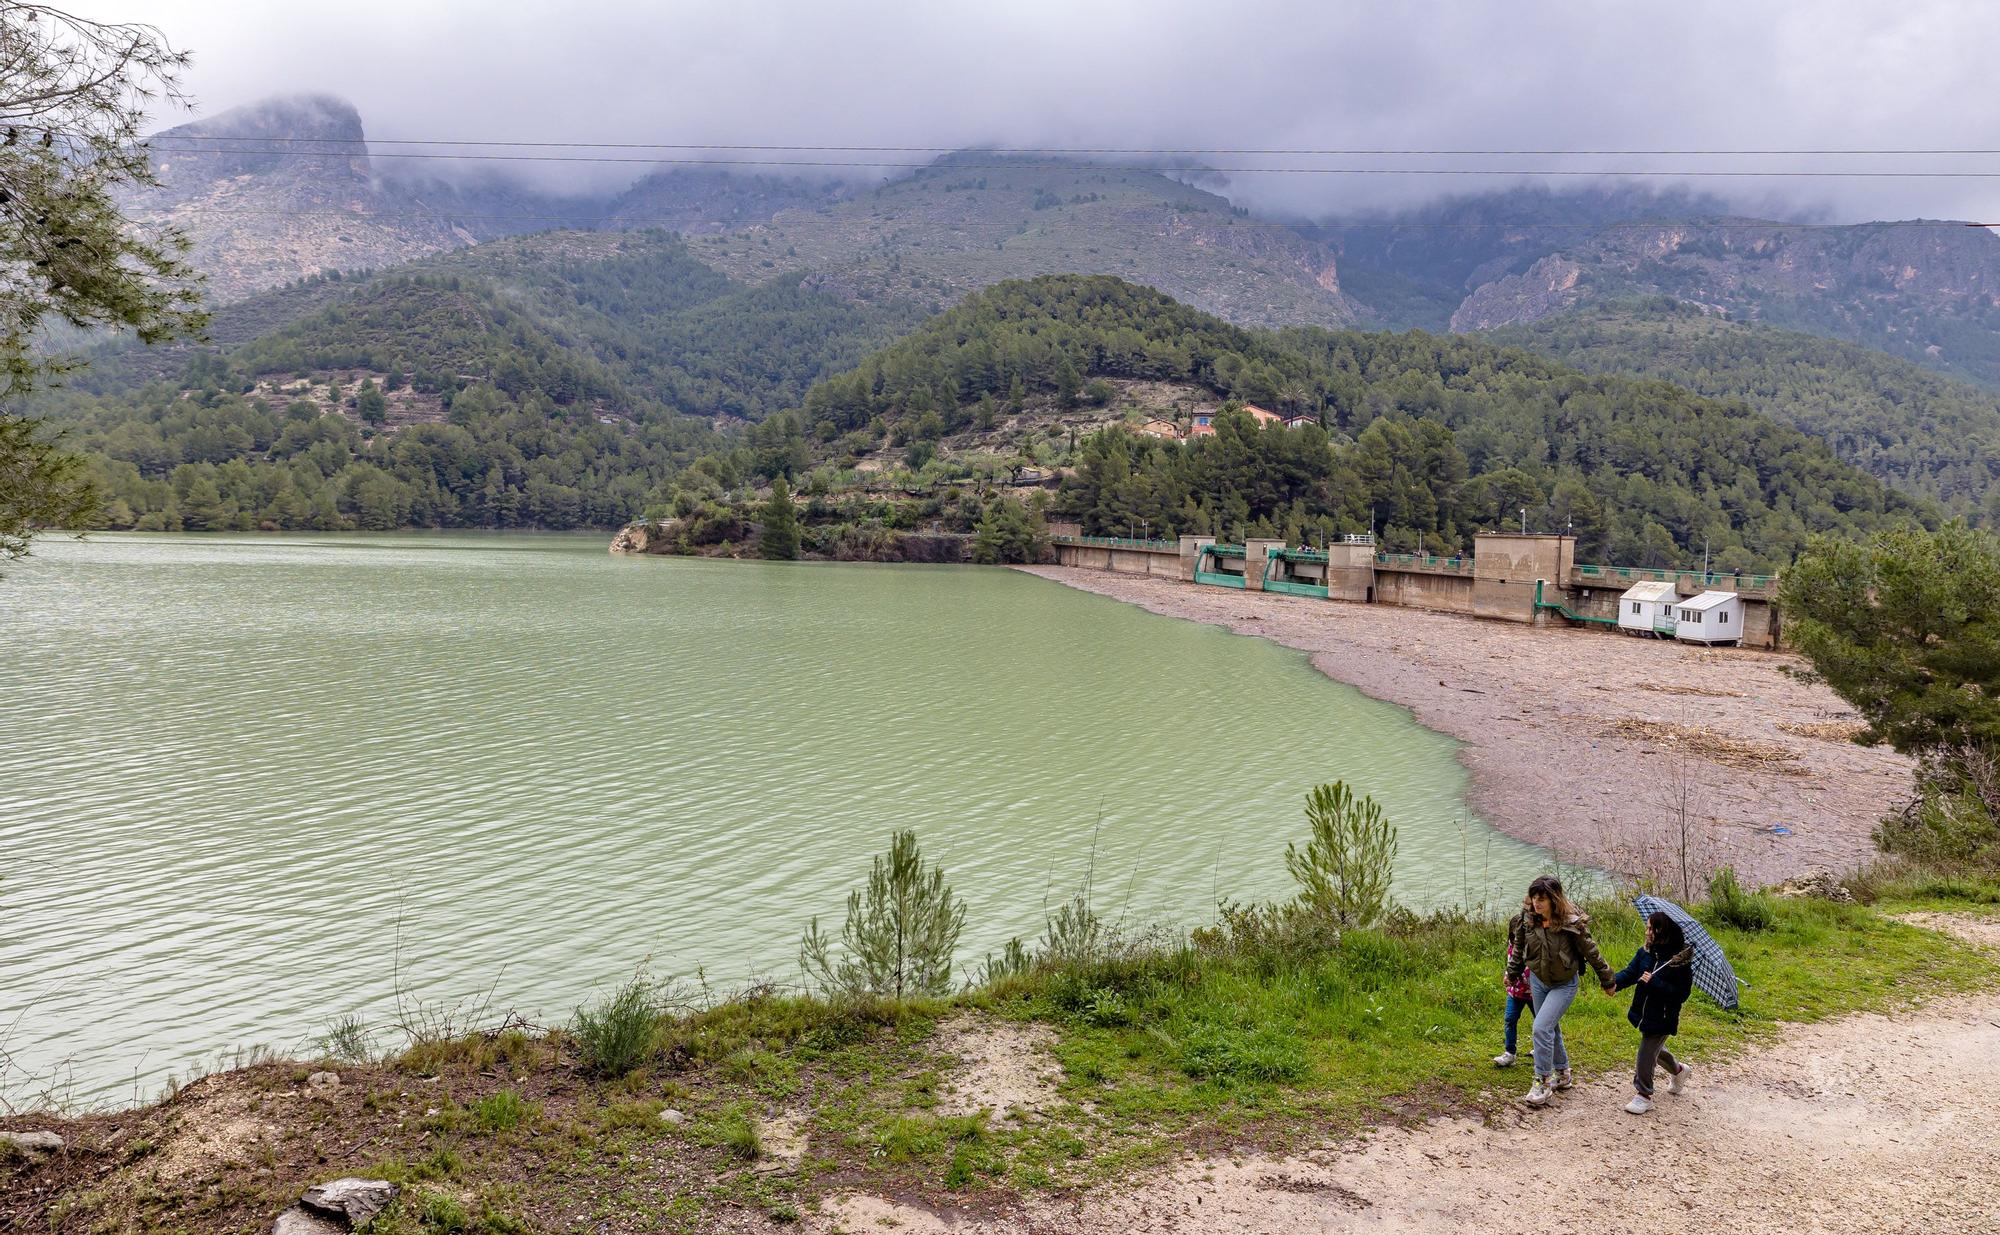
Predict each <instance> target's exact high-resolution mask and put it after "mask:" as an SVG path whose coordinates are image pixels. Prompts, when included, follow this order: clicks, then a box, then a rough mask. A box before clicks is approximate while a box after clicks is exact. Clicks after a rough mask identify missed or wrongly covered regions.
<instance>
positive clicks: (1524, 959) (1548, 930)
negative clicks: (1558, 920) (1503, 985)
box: [1507, 913, 1611, 986]
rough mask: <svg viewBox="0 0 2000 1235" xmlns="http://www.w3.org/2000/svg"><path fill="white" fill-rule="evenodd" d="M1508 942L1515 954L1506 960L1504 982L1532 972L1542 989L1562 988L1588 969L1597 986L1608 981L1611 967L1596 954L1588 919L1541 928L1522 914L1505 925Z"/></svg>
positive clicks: (1576, 918)
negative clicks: (1594, 975)
mask: <svg viewBox="0 0 2000 1235" xmlns="http://www.w3.org/2000/svg"><path fill="white" fill-rule="evenodd" d="M1507 929H1508V936H1509V937H1508V940H1507V942H1508V943H1509V944H1511V945H1513V949H1514V954H1513V955H1512V956H1510V957H1509V958H1508V959H1507V981H1508V982H1509V983H1510V984H1511V983H1514V982H1518V981H1520V980H1521V971H1522V970H1524V969H1532V970H1533V971H1534V973H1535V976H1536V977H1538V978H1540V979H1541V980H1542V983H1543V985H1545V986H1561V985H1562V984H1563V983H1565V982H1567V981H1569V980H1570V979H1571V978H1574V977H1575V976H1577V975H1578V974H1580V973H1582V972H1583V971H1584V969H1585V967H1586V966H1587V967H1589V968H1590V969H1591V970H1592V971H1594V972H1595V973H1596V974H1597V981H1598V985H1600V986H1602V985H1605V984H1607V983H1609V982H1610V981H1611V966H1609V965H1607V964H1605V963H1604V958H1603V957H1602V956H1600V955H1598V953H1597V941H1596V940H1595V939H1592V938H1591V937H1590V919H1589V918H1587V917H1585V916H1584V915H1583V914H1580V913H1578V914H1572V915H1570V919H1569V921H1567V922H1565V923H1563V924H1562V925H1561V926H1542V925H1540V924H1539V921H1538V920H1537V919H1535V918H1534V916H1533V915H1532V914H1525V913H1524V914H1521V915H1520V916H1518V917H1516V918H1515V919H1514V920H1513V921H1512V922H1510V923H1508V928H1507Z"/></svg>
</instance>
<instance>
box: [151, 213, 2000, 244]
mask: <svg viewBox="0 0 2000 1235" xmlns="http://www.w3.org/2000/svg"><path fill="white" fill-rule="evenodd" d="M165 213H166V214H167V215H169V216H171V217H179V216H181V215H188V214H229V215H273V216H280V217H286V218H310V219H356V220H369V219H396V218H412V219H433V220H439V221H444V222H518V223H590V224H604V223H608V222H611V221H612V220H613V219H614V217H615V216H614V215H613V214H611V213H609V212H602V213H598V214H542V213H534V214H514V213H505V214H468V213H465V212H463V211H457V210H451V209H448V208H444V207H427V208H424V209H420V210H366V211H363V210H287V209H282V208H277V207H260V206H179V207H173V208H171V209H169V210H168V211H166V212H165ZM1267 221H1268V220H1267ZM1688 221H1689V220H1688V219H1687V218H1685V217H1681V216H1675V217H1672V218H1659V219H1616V220H1612V221H1609V222H1603V223H1574V222H1554V223H1538V222H1535V221H1533V220H1521V219H1515V220H1506V221H1500V222H1489V221H1447V220H1416V221H1410V222H1398V221H1394V220H1387V219H1384V220H1357V221H1346V220H1332V221H1329V222H1328V223H1327V224H1326V226H1327V227H1329V228H1331V229H1333V230H1336V231H1355V230H1371V231H1372V230H1386V231H1403V230H1408V229H1423V230H1465V229H1492V228H1501V229H1505V230H1520V229H1523V228H1533V229H1535V230H1537V231H1588V232H1604V231H1613V230H1616V229H1618V228H1621V227H1665V226H1670V225H1671V226H1678V225H1682V224H1685V223H1687V222H1688ZM885 222H886V223H890V224H895V223H899V222H900V220H896V219H889V220H885ZM1025 222H1028V221H1026V220H1018V219H1017V220H1006V221H994V222H975V221H960V222H954V223H949V224H942V225H940V227H941V228H942V229H943V230H948V231H977V230H981V229H984V230H988V231H1007V232H1018V231H1019V230H1020V229H1021V227H1022V226H1023V224H1024V223H1025ZM910 225H911V226H915V224H914V223H912V224H910ZM1700 225H1701V226H1702V227H1703V228H1704V229H1730V230H1765V231H1768V230H1784V231H1842V230H1847V229H1851V228H1856V227H1949V228H1965V227H2000V223H1968V222H1963V221H1959V220H1952V219H1893V220H1882V221H1873V222H1867V223H1787V222H1782V221H1779V220H1773V219H1724V218H1702V219H1701V220H1700ZM1280 226H1282V224H1280ZM645 230H648V229H647V228H646V227H644V226H637V227H620V228H616V229H613V231H614V232H624V231H634V232H637V231H645ZM1030 230H1041V229H1038V228H1033V227H1030ZM710 234H711V235H734V234H737V233H710ZM1301 235H1302V238H1304V239H1308V240H1309V239H1311V237H1309V236H1304V235H1303V233H1302V234H1301Z"/></svg>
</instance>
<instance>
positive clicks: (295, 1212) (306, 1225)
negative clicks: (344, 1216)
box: [271, 1205, 347, 1235]
mask: <svg viewBox="0 0 2000 1235" xmlns="http://www.w3.org/2000/svg"><path fill="white" fill-rule="evenodd" d="M271 1235H347V1226H346V1224H344V1223H340V1222H335V1221H334V1220H333V1219H332V1218H321V1217H319V1216H317V1215H316V1214H313V1213H311V1212H309V1211H308V1210H307V1209H306V1208H305V1207H304V1206H303V1205H294V1206H292V1207H291V1208H290V1209H288V1210H286V1211H285V1212H284V1213H281V1214H279V1215H278V1218H277V1221H275V1222H273V1223H271Z"/></svg>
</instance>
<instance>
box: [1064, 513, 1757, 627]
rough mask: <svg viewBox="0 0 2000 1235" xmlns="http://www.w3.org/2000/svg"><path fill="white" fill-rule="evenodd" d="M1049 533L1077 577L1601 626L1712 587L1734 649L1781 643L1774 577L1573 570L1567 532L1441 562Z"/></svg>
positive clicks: (1486, 540) (1491, 545)
mask: <svg viewBox="0 0 2000 1235" xmlns="http://www.w3.org/2000/svg"><path fill="white" fill-rule="evenodd" d="M1050 530H1051V531H1052V532H1053V533H1054V541H1055V551H1056V561H1057V562H1058V563H1059V564H1061V565H1064V566H1075V567H1078V568H1080V569H1084V570H1104V571H1110V572H1111V573H1113V574H1121V575H1150V576H1155V577H1158V578H1163V579H1178V580H1180V581H1182V582H1185V583H1188V584H1192V585H1197V586H1210V587H1231V588H1240V589H1242V590H1244V591H1251V592H1279V593H1283V594H1286V595H1293V596H1300V597H1303V598H1306V599H1308V600H1333V601H1346V602H1348V603H1353V604H1375V605H1398V606H1402V607H1404V608H1410V609H1432V610H1437V611H1440V612H1445V613H1464V614H1469V615H1471V616H1473V617H1483V618H1490V619H1493V620H1495V621H1504V622H1526V623H1533V624H1549V625H1575V626H1591V627H1599V628H1602V629H1604V630H1607V631H1616V630H1618V629H1619V626H1618V602H1619V597H1620V596H1622V595H1623V594H1624V592H1625V590H1626V589H1627V588H1630V587H1631V586H1632V585H1633V584H1635V583H1641V582H1668V583H1672V584H1673V591H1674V594H1676V595H1678V596H1680V597H1681V598H1683V599H1685V598H1687V597H1692V596H1695V595H1698V594H1699V593H1701V592H1704V591H1711V590H1713V591H1726V592H1733V593H1735V594H1736V595H1737V596H1738V597H1739V598H1740V599H1741V601H1742V605H1743V624H1742V627H1741V631H1740V636H1739V638H1738V639H1737V640H1736V642H1737V643H1738V644H1739V645H1740V646H1743V647H1757V648H1775V647H1777V646H1779V645H1780V643H1781V641H1782V634H1781V631H1780V628H1779V621H1778V610H1777V603H1776V600H1777V592H1778V580H1777V578H1776V576H1773V575H1746V574H1729V575H1721V574H1713V573H1710V574H1703V573H1702V572H1700V571H1676V570H1657V569H1652V568H1647V567H1636V566H1635V567H1626V566H1595V565H1587V564H1578V563H1577V562H1576V560H1575V549H1576V541H1575V538H1573V537H1570V536H1547V535H1541V534H1538V533H1528V534H1522V533H1514V532H1482V533H1480V534H1479V536H1478V538H1477V539H1476V541H1475V547H1474V550H1473V554H1472V556H1471V557H1469V558H1463V557H1452V558H1444V557H1433V556H1430V555H1426V554H1407V553H1378V552H1376V549H1375V545H1374V542H1373V540H1372V539H1370V538H1367V537H1354V538H1350V539H1348V540H1346V541H1344V542H1342V543H1340V544H1334V545H1329V546H1327V547H1326V548H1324V549H1309V548H1303V547H1302V548H1293V547H1291V546H1289V545H1286V544H1284V543H1283V542H1281V541H1275V540H1251V541H1246V542H1245V543H1243V544H1241V545H1226V544H1218V543H1217V542H1216V541H1215V539H1214V538H1213V537H1207V536H1183V537H1181V538H1179V539H1178V540H1171V541H1169V540H1131V539H1121V538H1117V537H1105V536H1084V535H1082V529H1081V528H1079V527H1077V526H1076V525H1074V524H1058V525H1055V526H1054V527H1052V528H1051V529H1050Z"/></svg>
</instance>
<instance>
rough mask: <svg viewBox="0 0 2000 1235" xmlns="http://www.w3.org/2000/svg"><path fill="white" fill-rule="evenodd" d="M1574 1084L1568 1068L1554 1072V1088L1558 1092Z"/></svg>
mask: <svg viewBox="0 0 2000 1235" xmlns="http://www.w3.org/2000/svg"><path fill="white" fill-rule="evenodd" d="M1574 1084H1576V1081H1575V1080H1574V1079H1572V1078H1571V1076H1570V1074H1569V1069H1568V1068H1564V1069H1563V1070H1562V1071H1560V1072H1558V1073H1556V1090H1557V1091H1558V1092H1560V1091H1562V1090H1565V1089H1568V1088H1569V1087H1570V1086H1571V1085H1574Z"/></svg>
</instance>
